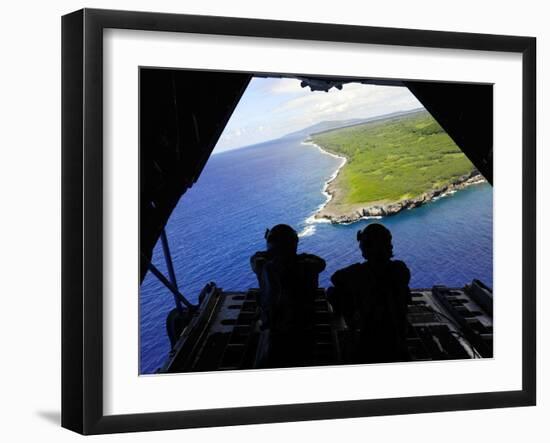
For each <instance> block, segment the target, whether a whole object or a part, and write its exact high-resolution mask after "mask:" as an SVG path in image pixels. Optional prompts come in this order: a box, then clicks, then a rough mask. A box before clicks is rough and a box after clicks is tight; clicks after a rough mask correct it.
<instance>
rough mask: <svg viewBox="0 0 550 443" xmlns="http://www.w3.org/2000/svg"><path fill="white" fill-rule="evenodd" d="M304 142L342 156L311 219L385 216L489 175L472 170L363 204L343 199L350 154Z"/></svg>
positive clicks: (346, 220) (353, 219)
mask: <svg viewBox="0 0 550 443" xmlns="http://www.w3.org/2000/svg"><path fill="white" fill-rule="evenodd" d="M302 144H303V145H310V146H314V147H316V148H317V149H319V150H320V151H321V152H322V153H324V154H326V155H330V156H332V157H336V158H339V159H341V160H342V161H341V163H340V165H339V166H338V168H337V169H336V171H335V172H334V174H332V175H331V176H330V177H329V179H328V180H327V181H326V182H325V184H324V186H323V194H324V195H325V197H326V201H325V203H324V204H322V205H321V206H320V207H319V208H318V210H317V211H316V212H315V214H313V216H312V217H310V218H309V221H311V222H323V221H328V222H330V223H334V224H349V223H354V222H356V221H359V220H365V219H369V218H381V217H384V216H390V215H394V214H397V213H399V212H401V211H404V210H407V209H413V208H417V207H419V206H421V205H424V204H426V203H429V202H431V201H434V200H437V199H439V198H442V197H446V196H448V195H452V194H454V193H455V192H456V191H459V190H461V189H464V188H466V187H467V186H471V185H476V184H481V183H486V180H485V178H484V177H483V176H482V175H481V174H480V173H479V171H477V170H476V169H473V170H472V171H470V172H468V173H466V174H463V175H461V176H459V177H458V178H454V179H452V180H449V181H448V182H447V183H444V184H442V185H440V186H438V187H435V188H432V189H426V190H425V191H424V192H422V193H420V194H419V195H416V196H412V197H409V198H404V199H400V200H396V201H375V202H364V203H360V204H346V203H345V202H343V201H342V200H343V197H344V195H345V189H343V185H342V183H339V181H338V180H337V179H338V176H339V174H340V173H341V171H342V170H343V168H344V167H345V166H346V164H347V163H348V161H349V160H348V158H347V157H346V156H343V155H341V154H337V153H335V152H331V151H330V150H329V149H327V148H326V147H324V146H320V145H319V144H317V143H314V142H313V141H312V140H311V138H309V137H308V138H307V139H306V140H304V141H303V142H302Z"/></svg>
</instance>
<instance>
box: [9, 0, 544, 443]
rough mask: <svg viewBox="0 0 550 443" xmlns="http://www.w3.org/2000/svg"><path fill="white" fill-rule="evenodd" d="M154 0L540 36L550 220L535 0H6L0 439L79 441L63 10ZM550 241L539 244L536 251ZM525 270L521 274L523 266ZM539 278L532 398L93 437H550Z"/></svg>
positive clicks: (187, 8) (539, 8)
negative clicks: (65, 399) (65, 409)
mask: <svg viewBox="0 0 550 443" xmlns="http://www.w3.org/2000/svg"><path fill="white" fill-rule="evenodd" d="M84 6H86V7H95V8H111V9H130V10H144V11H149V10H154V11H165V12H175V13H191V14H207V15H226V16H241V17H253V18H271V19H281V20H299V21H317V22H327V23H347V24H355V25H372V26H389V27H407V28H418V29H436V30H448V31H468V32H482V33H495V34H515V35H530V36H536V37H537V38H538V73H537V74H538V148H539V154H540V155H539V166H538V167H539V198H538V200H539V219H538V221H539V226H542V225H544V224H545V223H548V222H549V221H550V213H549V211H550V204H549V202H548V198H547V197H545V196H547V195H549V194H550V189H548V187H549V180H548V179H547V178H544V177H542V176H543V170H544V169H546V170H547V171H549V170H550V165H549V164H548V158H549V157H548V155H543V152H542V150H543V143H544V139H543V137H544V135H545V134H546V128H545V127H544V126H545V122H548V121H549V120H550V111H549V110H548V106H549V105H550V95H549V93H548V91H549V89H548V88H547V87H546V84H545V82H544V78H545V77H547V78H549V75H550V66H549V64H550V62H549V59H548V57H549V56H550V28H548V17H549V14H548V12H547V11H546V10H545V3H544V2H542V1H534V0H523V1H521V2H518V1H513V2H506V1H498V2H497V1H491V2H481V1H479V0H476V1H471V0H461V1H460V2H447V3H446V2H443V1H441V0H439V1H429V0H417V1H414V2H410V1H406V0H393V1H386V2H381V1H373V2H370V3H369V2H367V1H362V2H357V1H356V2H354V1H352V0H338V1H337V2H321V1H313V0H288V1H287V0H277V1H273V2H265V1H246V0H232V1H230V2H227V1H225V2H224V1H223V0H201V1H200V2H170V1H168V0H156V1H155V2H152V1H144V0H133V1H129V0H111V1H109V2H108V1H97V0H89V1H88V2H84V3H83V2H80V1H72V2H71V1H64V0H52V1H49V2H30V1H18V2H15V1H11V2H9V3H8V2H4V4H3V5H2V20H1V26H0V32H1V38H0V49H1V50H0V56H1V57H2V58H1V60H2V65H1V67H0V122H1V123H0V156H1V159H0V203H1V205H2V206H1V208H2V209H1V210H0V214H1V216H0V251H1V254H0V276H1V285H0V297H1V304H0V361H1V363H0V417H1V418H0V423H1V425H0V436H1V439H2V440H3V441H9V442H11V441H36V440H40V441H59V442H64V441H73V440H79V439H82V438H83V437H80V436H78V435H76V434H74V433H71V432H69V431H66V430H63V429H61V428H60V427H59V415H60V341H61V339H60V289H61V288H60V286H61V283H60V282H61V276H60V260H61V259H60V233H61V232H60V231H61V228H60V210H61V204H60V192H61V188H60V182H61V180H60V175H61V169H60V163H61V158H60V112H61V110H60V97H61V91H60V82H61V76H60V72H61V49H60V37H61V34H60V31H61V22H60V17H61V15H63V14H65V13H68V12H71V11H73V10H76V9H79V8H81V7H84ZM549 238H550V235H549V234H548V233H542V232H540V228H539V265H538V272H539V275H541V277H544V276H543V275H542V274H544V273H545V272H546V273H547V271H546V270H547V269H548V266H549V265H550V257H549V255H548V250H549V248H548V246H549V245H548V241H549ZM545 246H546V248H545V250H544V251H542V249H543V248H544V247H545ZM518 272H519V270H518ZM549 289H550V282H549V281H548V279H547V278H546V279H544V278H539V291H538V293H539V304H538V309H539V327H538V331H539V342H538V349H539V353H538V355H539V359H538V360H539V365H538V369H539V380H538V382H539V389H538V403H539V405H538V406H537V407H532V408H516V409H499V410H492V411H471V412H458V413H457V412H453V413H438V414H423V415H414V416H393V417H376V418H364V419H348V420H329V421H319V422H305V423H290V424H289V423H285V424H275V425H260V426H241V427H233V428H220V429H199V430H186V431H164V432H156V433H142V434H127V435H116V436H102V437H96V438H94V440H95V441H97V440H99V441H108V440H109V441H112V440H121V441H139V442H142V441H143V442H145V441H155V442H157V441H161V442H162V441H181V440H186V441H193V440H194V439H198V440H200V441H216V440H217V439H222V438H223V439H224V441H227V442H233V441H235V442H236V441H239V442H243V441H260V440H261V441H266V442H271V441H273V442H275V441H277V442H279V441H285V440H286V441H299V440H303V439H307V440H310V441H313V440H315V441H319V442H325V441H327V442H328V441H331V442H333V441H339V440H340V439H346V440H347V439H349V440H351V441H365V440H367V439H368V440H372V441H394V440H395V441H399V440H407V441H411V442H416V441H423V442H435V441H441V440H444V441H446V442H462V441H463V440H464V439H467V440H468V441H487V440H491V441H498V442H517V441H521V440H527V441H530V442H547V441H549V439H550V425H549V424H548V423H549V417H550V382H549V381H548V377H547V374H548V373H549V369H550V360H549V359H550V352H549V351H548V342H549V340H550V326H549V324H548V323H543V320H545V319H546V315H544V313H545V312H546V311H548V309H549V307H550V303H549V302H548V300H547V299H545V293H547V292H548V290H549Z"/></svg>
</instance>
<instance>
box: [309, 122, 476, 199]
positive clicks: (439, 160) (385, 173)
mask: <svg viewBox="0 0 550 443" xmlns="http://www.w3.org/2000/svg"><path fill="white" fill-rule="evenodd" d="M311 139H312V141H313V142H314V143H316V144H317V145H319V146H321V147H322V148H323V149H325V150H327V151H329V152H332V153H334V154H337V155H341V156H344V157H346V158H347V160H348V161H347V163H346V165H345V166H344V167H343V168H342V169H341V170H340V173H339V174H338V177H337V179H336V181H335V182H334V183H333V184H334V185H335V186H336V187H337V188H338V189H339V190H340V192H338V193H337V197H338V200H339V202H331V203H332V204H335V203H337V204H344V205H357V204H368V203H373V202H377V203H380V202H397V201H400V200H403V199H410V198H414V197H417V196H419V195H421V194H422V193H424V192H426V191H429V190H431V189H436V188H440V187H441V186H444V185H445V184H447V183H449V182H451V181H453V180H454V179H457V178H459V177H461V176H463V175H465V174H468V173H470V172H471V171H473V170H474V169H475V168H474V165H473V164H472V163H471V162H470V160H468V158H467V157H466V156H465V155H464V154H463V153H462V151H461V150H460V148H459V147H458V146H457V145H456V144H455V143H454V142H453V140H452V139H451V138H450V137H449V136H448V135H447V133H446V132H445V131H444V130H443V129H442V128H441V126H439V124H438V123H437V122H436V121H435V119H434V118H433V117H432V116H431V115H430V114H429V113H428V112H426V111H419V112H415V113H411V114H406V115H402V116H397V117H391V118H388V119H384V120H379V121H374V122H369V123H365V124H361V125H357V126H353V127H348V128H341V129H335V130H332V131H328V132H323V133H319V134H314V135H312V136H311Z"/></svg>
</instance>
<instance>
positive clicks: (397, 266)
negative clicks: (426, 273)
mask: <svg viewBox="0 0 550 443" xmlns="http://www.w3.org/2000/svg"><path fill="white" fill-rule="evenodd" d="M390 263H391V268H392V272H393V273H394V274H395V275H396V277H397V278H398V279H399V280H401V281H406V282H407V284H408V283H409V280H410V279H411V271H410V270H409V268H408V266H407V265H406V264H405V262H404V261H401V260H392V261H391V262H390Z"/></svg>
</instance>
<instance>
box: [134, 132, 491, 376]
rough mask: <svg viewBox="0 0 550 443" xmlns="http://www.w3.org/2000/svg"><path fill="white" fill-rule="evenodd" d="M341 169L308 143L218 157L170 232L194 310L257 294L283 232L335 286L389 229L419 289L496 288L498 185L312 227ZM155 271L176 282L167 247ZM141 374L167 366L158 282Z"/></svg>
mask: <svg viewBox="0 0 550 443" xmlns="http://www.w3.org/2000/svg"><path fill="white" fill-rule="evenodd" d="M340 162H341V160H340V159H338V158H335V157H332V156H330V155H326V154H323V153H322V152H321V151H320V150H319V149H318V148H317V147H315V146H312V145H304V144H302V143H301V140H298V139H295V140H288V139H287V140H283V139H281V140H279V141H274V142H268V143H264V144H261V145H256V146H253V147H248V148H243V149H239V150H236V151H230V152H225V153H220V154H215V155H213V156H211V157H210V160H209V161H208V163H207V165H206V167H205V169H204V171H203V173H202V175H201V177H200V179H199V181H198V182H197V183H196V184H195V185H194V186H193V188H191V189H190V190H189V191H188V192H187V193H186V194H185V195H184V197H183V198H182V199H181V200H180V201H179V203H178V205H177V206H176V208H175V210H174V212H173V213H172V215H171V217H170V219H169V221H168V223H167V226H166V232H167V236H168V241H169V243H170V247H171V252H172V259H173V262H174V268H175V272H176V277H177V279H178V285H179V288H180V291H181V292H182V293H183V294H184V295H185V296H186V297H188V298H189V299H190V300H191V301H192V302H196V300H197V297H198V293H199V292H200V290H201V289H202V288H203V287H204V285H205V284H206V283H208V282H210V281H213V282H215V283H216V284H217V285H218V286H219V287H221V288H223V289H226V290H246V289H247V288H250V287H256V286H257V283H256V278H255V275H254V274H253V272H252V270H251V269H250V264H249V258H250V256H251V255H252V254H253V253H254V252H256V251H258V250H261V249H264V247H265V242H264V232H265V229H266V228H269V227H271V226H273V225H275V224H278V223H286V224H289V225H291V226H293V227H294V228H295V229H296V230H297V231H298V232H299V233H300V244H299V251H301V252H310V253H313V254H317V255H319V256H321V257H323V258H324V259H325V260H326V261H327V269H326V270H325V271H324V272H323V273H322V274H321V276H320V284H321V285H322V286H324V287H326V286H327V285H328V284H329V279H330V276H331V275H332V273H334V272H335V271H336V270H338V269H340V268H342V267H344V266H347V265H350V264H352V263H355V262H358V261H361V260H362V258H361V254H360V251H359V249H358V245H357V241H356V233H357V230H358V229H361V228H363V227H364V226H366V225H367V224H368V223H371V222H373V221H377V222H381V223H383V224H384V225H385V226H387V227H388V228H389V229H390V230H391V232H392V234H393V244H394V256H395V258H396V259H400V260H403V261H405V262H406V263H407V265H408V267H409V269H410V270H411V274H412V281H411V287H412V288H426V287H431V286H433V285H434V284H445V285H447V286H456V287H458V286H463V285H464V284H466V283H469V282H471V280H472V279H474V278H478V279H480V280H482V281H483V282H484V283H486V284H487V285H488V286H490V287H492V285H493V253H492V251H493V240H492V238H493V237H492V232H493V218H492V214H493V198H492V187H491V186H490V185H488V184H480V185H474V186H470V187H468V188H466V189H464V190H461V191H458V192H456V193H454V194H452V195H450V196H447V197H443V198H440V199H438V200H436V201H433V202H431V203H429V204H427V205H424V206H422V207H420V208H416V209H413V210H409V211H404V212H402V213H399V214H397V215H394V216H391V217H384V218H383V219H381V220H361V221H359V222H356V223H352V224H349V225H332V224H330V223H311V220H308V219H309V218H310V217H311V215H312V214H314V213H315V211H316V209H317V208H319V206H320V205H322V204H323V203H324V202H325V200H326V197H325V196H324V195H323V193H322V190H323V186H324V184H325V182H326V181H327V180H328V179H329V178H330V177H331V176H332V175H333V174H334V172H335V171H336V169H337V168H338V166H339V164H340ZM153 263H154V264H155V265H157V267H158V268H159V269H161V270H162V271H163V272H165V275H167V273H166V267H165V264H164V258H163V254H162V249H161V247H160V242H159V243H158V244H157V246H156V247H155V250H154V252H153ZM139 297H140V322H139V323H140V372H141V373H142V374H146V373H152V372H155V371H156V369H157V368H159V367H160V366H161V364H162V362H163V361H164V359H165V358H166V355H167V353H168V351H169V348H170V344H169V340H168V337H167V335H166V329H165V320H166V315H167V313H168V312H169V311H170V310H171V309H172V308H173V307H174V300H173V297H172V295H171V293H170V292H169V291H168V290H167V289H166V288H165V287H164V286H163V285H162V284H161V283H160V282H159V281H158V280H157V279H156V278H155V277H154V276H152V275H151V274H150V273H148V274H147V276H146V277H145V279H144V281H143V283H142V285H141V289H140V295H139Z"/></svg>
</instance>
